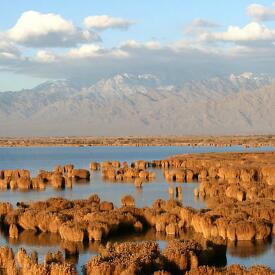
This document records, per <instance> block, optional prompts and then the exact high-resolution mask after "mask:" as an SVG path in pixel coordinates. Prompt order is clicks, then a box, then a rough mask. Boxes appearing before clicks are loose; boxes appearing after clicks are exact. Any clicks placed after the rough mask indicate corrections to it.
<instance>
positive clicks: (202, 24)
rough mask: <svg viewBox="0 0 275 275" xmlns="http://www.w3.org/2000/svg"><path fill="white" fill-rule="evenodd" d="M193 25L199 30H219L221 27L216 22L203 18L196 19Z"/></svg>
mask: <svg viewBox="0 0 275 275" xmlns="http://www.w3.org/2000/svg"><path fill="white" fill-rule="evenodd" d="M191 25H192V26H193V27H197V28H217V27H219V26H220V25H219V24H217V23H215V22H212V21H210V20H205V19H202V18H197V19H194V20H193V21H192V23H191Z"/></svg>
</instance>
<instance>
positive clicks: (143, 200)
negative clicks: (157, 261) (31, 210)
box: [0, 146, 275, 272]
mask: <svg viewBox="0 0 275 275" xmlns="http://www.w3.org/2000/svg"><path fill="white" fill-rule="evenodd" d="M255 151H274V148H273V147H258V148H244V147H242V146H231V147H207V146H205V147H188V146H178V147H168V146H161V147H27V148H21V147H18V148H17V147H12V148H7V147H3V148H0V170H1V169H28V170H30V171H31V174H32V175H33V176H34V175H35V174H36V173H37V172H38V170H39V169H45V170H52V169H53V167H54V166H56V165H64V164H68V163H72V164H74V165H75V167H76V168H86V169H88V168H89V163H90V162H91V161H97V162H101V161H106V160H118V161H121V162H122V161H127V162H128V163H131V162H133V161H135V160H140V159H142V160H155V159H164V158H167V157H169V156H171V155H175V154H185V153H205V152H255ZM155 171H156V173H157V178H156V180H154V181H153V182H150V183H145V184H144V185H143V188H142V189H136V188H135V186H134V185H133V184H131V183H119V182H118V183H111V182H106V181H104V180H102V178H101V174H100V172H94V173H92V175H91V180H90V181H89V182H87V183H74V184H73V187H72V189H64V190H55V189H53V188H51V187H47V188H46V190H45V191H28V192H20V191H10V190H7V191H6V192H0V200H1V201H9V202H11V203H13V204H16V202H18V201H24V202H28V201H31V200H32V201H34V200H44V199H47V198H49V197H57V196H61V197H64V198H67V199H82V198H87V197H89V196H90V195H91V194H94V193H96V194H98V195H99V196H100V198H101V199H102V200H107V201H112V202H114V204H115V205H116V206H120V198H121V197H122V196H123V195H125V194H131V195H132V196H134V198H135V200H136V204H137V206H139V207H142V206H151V204H152V202H153V201H154V200H156V199H158V198H162V199H168V198H169V194H168V187H169V184H167V183H166V182H165V180H164V178H163V175H162V172H161V170H155ZM170 185H171V186H177V185H181V186H182V188H183V198H182V200H181V201H182V203H183V205H188V206H192V207H194V208H204V207H206V204H205V202H204V201H202V200H200V199H199V200H198V199H195V198H194V195H193V190H194V188H196V187H198V183H196V182H193V183H184V184H178V183H171V184H170ZM23 233H24V234H21V235H20V238H19V240H16V241H14V240H13V241H12V240H10V239H9V238H8V237H7V236H6V234H5V233H4V232H2V233H1V238H0V244H1V245H3V244H9V245H10V246H11V247H13V248H14V249H15V251H16V250H17V249H18V248H19V247H21V246H23V247H24V248H25V249H26V250H27V251H31V250H33V249H35V250H37V252H38V254H39V259H40V260H42V258H43V255H44V254H45V253H46V252H47V251H49V250H50V251H55V250H57V249H61V248H60V246H62V241H61V240H60V238H59V236H54V235H53V234H38V235H37V234H35V233H33V232H23ZM133 239H134V240H135V241H141V240H156V241H158V242H159V244H160V246H161V248H163V247H164V246H165V243H166V239H165V237H162V238H160V237H159V236H156V235H155V233H154V232H149V233H148V232H147V233H144V234H140V235H138V236H125V237H124V238H120V240H116V239H114V241H124V240H133ZM96 253H97V245H96V244H94V243H90V244H86V245H83V247H82V249H81V251H80V254H79V257H78V259H75V258H74V259H69V260H70V261H73V262H75V263H76V264H77V268H78V271H79V272H80V271H81V266H82V265H83V264H84V263H85V262H86V261H87V260H88V259H89V257H90V256H91V255H95V254H96ZM274 258H275V244H274V241H272V240H270V241H269V242H257V243H255V244H253V243H251V242H242V243H238V245H237V246H235V245H233V244H231V245H229V246H228V249H227V264H233V263H239V264H242V265H246V266H250V265H253V264H264V265H267V266H270V267H271V268H272V269H273V270H275V261H274Z"/></svg>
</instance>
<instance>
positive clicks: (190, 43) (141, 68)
mask: <svg viewBox="0 0 275 275" xmlns="http://www.w3.org/2000/svg"><path fill="white" fill-rule="evenodd" d="M247 14H248V15H249V16H250V17H251V18H252V21H251V22H249V23H248V24H246V25H245V26H237V25H231V26H225V27H223V26H221V25H219V24H218V23H215V22H212V21H210V20H206V19H202V18H199V19H194V20H193V21H192V22H191V23H190V24H189V25H188V26H186V28H185V32H184V33H183V34H182V37H180V38H179V39H178V41H174V42H170V43H165V44H164V43H161V42H159V41H157V40H153V41H145V42H139V41H136V40H135V39H134V38H131V39H129V40H128V41H121V43H120V44H119V45H116V46H114V47H106V46H104V41H102V38H101V33H102V31H103V30H106V29H117V30H127V29H128V28H129V27H130V26H131V25H133V24H134V22H133V21H131V20H129V19H124V18H120V17H113V16H110V15H97V16H93V15H91V16H88V17H86V18H84V19H83V25H82V26H77V25H76V24H74V23H73V22H72V21H70V20H68V19H65V18H63V17H62V16H61V15H58V14H53V13H40V12H37V11H26V12H24V13H23V14H22V15H21V16H20V18H19V19H18V20H17V22H16V23H15V25H14V26H13V27H12V28H11V29H8V30H6V31H4V32H2V33H0V69H1V70H6V71H11V72H14V73H20V74H25V75H28V76H35V77H40V78H41V77H42V78H47V79H49V78H53V79H58V78H69V79H74V80H77V81H79V82H94V81H97V80H100V79H101V78H108V77H111V76H113V75H115V74H118V73H124V72H129V73H134V74H135V73H137V74H144V73H149V74H155V75H157V76H158V77H159V78H160V79H162V80H163V81H164V82H165V83H169V84H180V83H182V82H183V81H185V80H186V79H188V80H190V79H202V78H207V77H211V76H215V75H221V74H229V73H240V72H243V71H252V72H260V73H271V74H275V66H274V61H275V29H274V28H272V27H270V26H269V25H265V23H264V21H267V20H273V15H274V9H273V7H272V8H270V7H264V6H261V5H256V4H253V5H250V6H249V7H248V8H247ZM137 27H138V26H137ZM30 49H31V51H29V50H30Z"/></svg>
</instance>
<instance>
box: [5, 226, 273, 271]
mask: <svg viewBox="0 0 275 275" xmlns="http://www.w3.org/2000/svg"><path fill="white" fill-rule="evenodd" d="M0 233H1V241H0V245H5V244H8V245H9V246H10V247H12V248H13V250H14V251H15V252H16V251H17V250H18V249H19V248H20V247H24V248H25V249H26V250H27V251H28V252H30V251H32V250H36V251H37V252H38V256H39V257H38V258H39V262H43V259H44V255H45V254H46V253H47V252H48V251H51V252H55V251H57V250H61V251H63V253H64V255H65V260H66V261H67V262H70V263H73V264H75V265H76V267H77V270H78V271H79V272H81V270H82V266H83V265H84V264H85V263H86V262H87V261H88V259H89V258H90V257H91V256H93V255H97V254H98V253H99V249H100V246H101V245H102V244H103V245H105V244H106V243H107V241H105V242H103V243H99V242H87V243H75V242H68V241H64V240H61V239H60V236H59V235H58V234H51V233H37V232H34V231H27V230H26V231H23V232H21V233H20V235H19V239H18V240H14V239H10V238H9V237H8V234H7V232H5V231H3V230H2V231H1V232H0ZM177 238H179V239H181V240H189V239H195V240H197V241H199V242H200V243H201V244H202V245H203V247H206V246H208V244H207V243H208V241H207V240H206V239H204V238H203V237H202V235H200V234H197V233H195V232H194V231H192V230H186V231H181V232H180V234H179V236H178V237H177ZM171 239H173V237H171V236H167V235H165V234H163V233H159V232H156V231H155V230H154V229H153V228H151V229H149V230H147V231H145V232H142V233H132V234H123V235H121V236H111V237H110V238H109V239H108V242H125V241H135V242H141V241H145V240H146V241H157V242H158V243H159V245H160V249H162V250H163V249H164V248H165V246H166V244H167V242H168V241H169V240H171ZM212 256H213V257H214V261H215V265H217V264H219V265H220V266H224V265H226V264H228V265H230V264H233V263H239V264H244V265H246V266H251V265H255V264H264V265H266V266H269V267H271V268H272V269H273V270H275V263H274V256H275V245H274V243H272V240H270V241H266V242H264V241H257V242H256V243H252V242H238V243H237V244H236V243H228V245H227V251H226V257H224V256H223V252H221V253H220V255H219V253H216V254H215V255H212ZM219 256H220V257H219ZM207 257H209V254H208V255H207ZM217 257H219V258H218V259H217ZM217 261H218V262H217Z"/></svg>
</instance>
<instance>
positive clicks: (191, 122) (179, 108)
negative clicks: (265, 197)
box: [0, 72, 275, 137]
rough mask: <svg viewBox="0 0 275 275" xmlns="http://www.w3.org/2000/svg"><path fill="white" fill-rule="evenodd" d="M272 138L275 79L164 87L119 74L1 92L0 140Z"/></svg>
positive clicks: (248, 77)
mask: <svg viewBox="0 0 275 275" xmlns="http://www.w3.org/2000/svg"><path fill="white" fill-rule="evenodd" d="M274 133H275V78H274V77H272V76H269V75H265V74H253V73H247V72H246V73H243V74H240V75H234V74H232V75H230V76H227V77H214V78H210V79H205V80H196V81H186V82H185V83H184V84H183V85H181V86H176V85H166V84H163V83H162V81H161V80H160V79H158V78H157V77H156V76H154V75H150V74H146V75H132V74H127V73H125V74H120V75H116V76H114V77H112V78H109V79H102V80H100V81H99V82H97V83H95V84H92V85H88V86H85V87H83V86H79V85H78V84H77V83H74V82H73V81H69V80H56V81H48V82H45V83H43V84H41V85H39V86H37V87H35V88H33V89H29V90H22V91H19V92H2V93H0V136H2V137H3V136H5V137H7V136H77V135H90V136H93V135H109V136H110V135H111V136H119V135H221V134H222V135H233V134H274Z"/></svg>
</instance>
